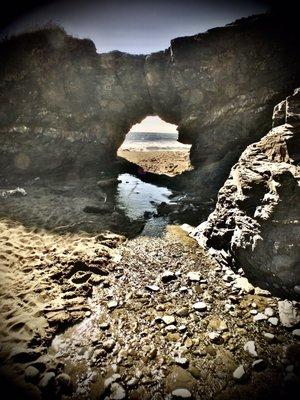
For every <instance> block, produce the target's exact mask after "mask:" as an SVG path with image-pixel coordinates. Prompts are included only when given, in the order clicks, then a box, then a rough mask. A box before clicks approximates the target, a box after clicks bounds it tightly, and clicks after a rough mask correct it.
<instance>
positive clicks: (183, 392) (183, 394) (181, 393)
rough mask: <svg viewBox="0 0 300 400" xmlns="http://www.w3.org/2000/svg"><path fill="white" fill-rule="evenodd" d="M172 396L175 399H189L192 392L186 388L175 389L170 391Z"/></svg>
mask: <svg viewBox="0 0 300 400" xmlns="http://www.w3.org/2000/svg"><path fill="white" fill-rule="evenodd" d="M172 396H173V397H174V398H175V399H190V398H191V397H192V394H191V392H190V391H189V390H187V389H175V390H173V392H172Z"/></svg>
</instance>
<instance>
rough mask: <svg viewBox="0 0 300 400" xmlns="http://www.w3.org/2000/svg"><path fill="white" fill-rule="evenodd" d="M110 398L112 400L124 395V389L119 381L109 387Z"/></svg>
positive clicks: (120, 398) (121, 397)
mask: <svg viewBox="0 0 300 400" xmlns="http://www.w3.org/2000/svg"><path fill="white" fill-rule="evenodd" d="M110 393H111V394H110V398H111V399H112V400H122V399H125V397H126V392H125V389H124V388H123V386H122V385H120V384H119V383H113V384H112V385H111V387H110Z"/></svg>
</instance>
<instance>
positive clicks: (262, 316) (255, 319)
mask: <svg viewBox="0 0 300 400" xmlns="http://www.w3.org/2000/svg"><path fill="white" fill-rule="evenodd" d="M266 319H268V317H267V316H266V315H265V314H263V313H258V314H256V315H254V317H253V322H258V321H264V320H266Z"/></svg>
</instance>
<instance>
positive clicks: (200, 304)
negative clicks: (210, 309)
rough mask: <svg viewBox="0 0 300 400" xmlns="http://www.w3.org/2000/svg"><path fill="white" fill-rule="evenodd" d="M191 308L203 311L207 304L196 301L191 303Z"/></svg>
mask: <svg viewBox="0 0 300 400" xmlns="http://www.w3.org/2000/svg"><path fill="white" fill-rule="evenodd" d="M193 308H194V309H195V310H197V311H205V310H207V304H206V303H204V302H203V301H198V302H197V303H195V304H194V305H193Z"/></svg>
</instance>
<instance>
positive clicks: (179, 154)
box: [118, 149, 192, 176]
mask: <svg viewBox="0 0 300 400" xmlns="http://www.w3.org/2000/svg"><path fill="white" fill-rule="evenodd" d="M118 156H120V157H123V158H125V159H126V160H128V161H130V162H133V163H135V164H138V165H140V166H141V167H142V168H144V170H145V171H147V172H152V173H156V174H166V175H170V176H174V175H177V174H181V173H182V172H184V171H186V170H189V169H191V168H192V167H191V163H190V158H189V150H188V149H184V150H178V151H131V150H119V151H118Z"/></svg>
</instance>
